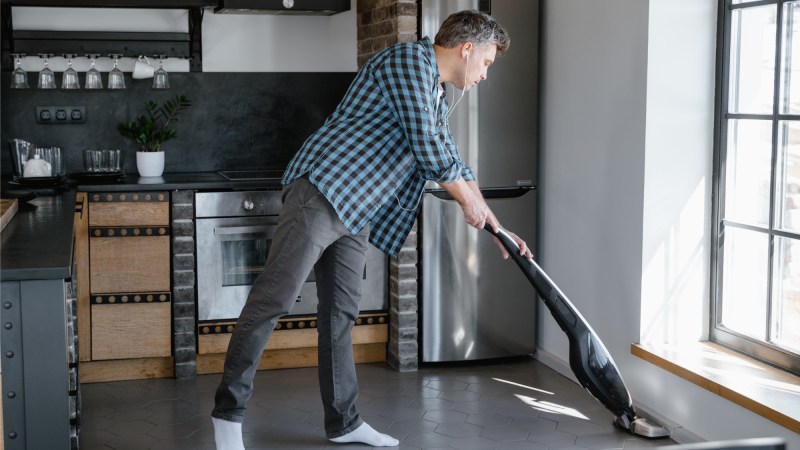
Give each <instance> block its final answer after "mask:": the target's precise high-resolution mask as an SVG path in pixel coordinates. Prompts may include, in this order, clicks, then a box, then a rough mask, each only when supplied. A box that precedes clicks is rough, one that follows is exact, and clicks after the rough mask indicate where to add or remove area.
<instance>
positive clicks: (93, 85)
mask: <svg viewBox="0 0 800 450" xmlns="http://www.w3.org/2000/svg"><path fill="white" fill-rule="evenodd" d="M86 56H88V57H89V58H90V59H91V60H92V67H90V68H89V70H87V71H86V86H85V87H86V89H103V79H102V78H101V77H100V71H99V70H97V69H95V67H94V60H95V58H97V57H98V56H100V55H86ZM87 172H88V170H87Z"/></svg>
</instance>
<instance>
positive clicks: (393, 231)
mask: <svg viewBox="0 0 800 450" xmlns="http://www.w3.org/2000/svg"><path fill="white" fill-rule="evenodd" d="M438 85H439V69H438V67H437V65H436V55H435V54H434V51H433V44H432V43H431V41H430V39H429V38H427V37H426V38H423V39H422V40H420V41H419V42H414V43H401V44H397V45H394V46H392V47H389V48H387V49H385V50H383V51H381V52H380V53H378V54H377V55H375V56H373V57H372V58H371V59H370V60H369V61H367V63H366V64H364V66H363V67H362V68H361V70H359V72H358V74H357V75H356V78H355V79H354V80H353V83H352V84H351V85H350V88H349V89H348V90H347V93H346V94H345V96H344V98H343V99H342V101H341V102H340V103H339V106H337V107H336V110H335V111H334V112H333V114H332V115H331V116H330V117H328V119H327V120H326V121H325V124H324V125H323V126H322V127H321V128H320V129H319V130H317V131H316V132H314V134H312V135H311V136H310V137H309V138H308V139H307V140H306V141H305V143H303V146H302V148H301V149H300V151H299V152H298V153H297V154H296V155H295V156H294V158H293V159H292V161H291V162H290V163H289V167H288V168H287V169H286V172H285V173H284V175H283V184H289V183H291V182H292V181H294V180H295V179H297V178H299V177H301V176H302V175H304V174H308V176H309V180H310V181H311V183H312V184H314V185H315V186H316V187H317V189H319V191H320V192H322V194H323V195H324V196H325V198H327V199H328V201H329V202H330V204H331V205H332V206H333V209H334V210H335V211H336V214H338V216H339V218H340V219H341V220H342V223H344V225H345V226H346V227H347V228H348V229H349V230H350V231H351V232H352V233H358V232H359V231H360V230H362V229H363V228H364V226H365V225H367V223H369V224H370V242H371V243H372V244H373V245H374V246H375V247H377V248H378V249H380V250H382V251H384V252H386V253H388V254H390V255H392V256H396V255H397V253H398V252H399V251H400V248H401V247H402V245H403V242H404V241H405V239H406V236H407V235H408V232H409V231H410V230H411V227H412V226H413V224H414V220H415V218H416V215H417V212H418V211H419V207H420V204H421V196H422V193H423V189H424V187H425V181H426V180H433V181H440V182H444V183H452V182H454V181H457V180H458V179H459V178H460V177H463V178H464V179H465V180H467V181H470V180H474V179H475V177H474V175H473V173H472V171H471V170H470V169H469V167H467V166H466V164H464V162H463V161H462V160H461V157H460V156H459V154H458V149H457V148H456V144H455V142H453V138H452V136H451V135H450V132H449V130H448V128H447V118H446V117H447V110H448V105H447V100H446V96H445V94H444V93H442V94H440V93H439V86H438ZM438 95H441V97H440V98H439V99H438V101H437V96H438Z"/></svg>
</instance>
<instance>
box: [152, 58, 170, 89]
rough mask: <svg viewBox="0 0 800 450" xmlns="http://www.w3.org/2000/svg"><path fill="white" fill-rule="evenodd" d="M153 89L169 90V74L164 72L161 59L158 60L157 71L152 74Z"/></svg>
mask: <svg viewBox="0 0 800 450" xmlns="http://www.w3.org/2000/svg"><path fill="white" fill-rule="evenodd" d="M153 89H169V74H167V71H166V70H164V59H163V58H159V60H158V70H156V72H155V73H154V74H153Z"/></svg>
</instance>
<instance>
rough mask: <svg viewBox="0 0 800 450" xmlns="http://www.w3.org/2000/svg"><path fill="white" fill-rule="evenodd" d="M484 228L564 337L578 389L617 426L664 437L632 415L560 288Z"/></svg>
mask: <svg viewBox="0 0 800 450" xmlns="http://www.w3.org/2000/svg"><path fill="white" fill-rule="evenodd" d="M484 229H485V230H486V231H488V232H489V233H491V234H492V235H493V236H495V237H496V238H497V239H499V240H500V242H501V243H502V244H503V247H505V248H506V250H507V251H508V253H509V255H511V258H512V259H514V261H515V262H516V263H517V265H518V266H519V267H520V269H522V272H523V273H524V274H525V276H526V277H527V278H528V280H529V281H530V282H531V284H532V285H533V287H534V288H535V289H536V292H537V293H538V294H539V296H540V297H541V298H542V300H543V301H544V304H545V305H547V308H548V309H549V310H550V313H551V314H552V315H553V318H555V319H556V322H557V323H558V325H559V326H560V327H561V329H562V330H563V331H564V333H566V334H567V337H568V338H569V365H570V368H571V369H572V372H573V373H574V374H575V377H576V378H577V379H578V381H579V382H580V384H581V386H583V387H584V388H585V389H586V390H588V391H589V393H590V394H592V396H594V398H596V399H597V400H598V401H600V403H602V404H603V405H604V406H605V407H606V408H607V409H608V410H609V411H611V413H612V414H614V416H615V417H616V419H615V420H614V423H615V424H616V425H617V426H618V427H620V428H622V429H624V430H627V431H629V432H630V433H631V434H635V435H637V436H642V437H645V438H650V439H657V438H665V437H668V436H669V430H667V429H666V428H664V427H662V426H659V425H655V424H653V423H651V422H649V421H648V420H647V419H645V418H643V417H638V416H637V415H636V410H635V409H634V408H633V402H632V401H631V395H630V393H629V392H628V389H627V388H626V387H625V382H623V381H622V375H620V373H619V369H617V365H616V364H615V363H614V360H613V359H612V358H611V354H609V353H608V350H606V347H605V346H604V345H603V343H602V342H601V341H600V338H599V337H597V334H596V333H595V332H594V330H592V327H590V326H589V323H588V322H586V319H584V318H583V316H581V313H580V312H578V310H577V309H576V308H575V305H573V304H572V302H570V301H569V299H568V298H567V296H566V295H564V293H563V292H562V291H561V289H559V288H558V286H556V284H555V283H554V282H553V280H551V279H550V277H548V276H547V274H546V273H545V272H544V270H542V268H541V267H539V265H538V264H536V262H535V261H534V260H532V259H528V258H526V257H525V256H523V255H520V254H519V246H517V243H516V242H514V240H513V239H512V238H511V236H509V235H508V233H506V232H505V231H503V230H499V231H498V232H496V233H495V231H494V230H493V229H492V227H491V225H489V224H488V223H487V224H486V225H485V226H484Z"/></svg>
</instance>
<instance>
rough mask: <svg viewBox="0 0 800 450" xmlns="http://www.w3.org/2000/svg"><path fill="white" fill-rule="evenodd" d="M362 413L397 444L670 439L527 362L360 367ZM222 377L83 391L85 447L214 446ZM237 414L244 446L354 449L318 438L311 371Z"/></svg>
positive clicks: (269, 386) (611, 443)
mask: <svg viewBox="0 0 800 450" xmlns="http://www.w3.org/2000/svg"><path fill="white" fill-rule="evenodd" d="M358 378H359V385H360V386H361V395H360V397H359V400H358V408H359V411H360V413H361V415H362V417H363V418H364V419H365V420H366V421H367V422H368V423H369V424H370V425H372V426H373V427H374V428H375V429H377V430H379V431H382V432H385V433H388V434H390V435H392V436H394V437H396V438H397V439H399V440H400V447H399V448H401V449H410V450H411V449H453V448H455V449H462V450H468V449H504V450H512V449H514V450H516V449H533V450H547V449H558V450H569V449H626V450H628V449H637V448H652V447H660V446H665V445H671V444H674V442H673V441H671V440H655V441H654V440H646V439H642V438H637V437H635V436H632V435H630V434H628V433H625V432H622V431H620V430H619V429H617V428H615V427H614V426H613V425H612V416H611V414H610V413H609V412H608V411H607V410H606V409H605V408H604V407H603V406H602V405H601V404H600V403H599V402H597V401H596V400H595V399H594V398H592V397H591V396H590V395H589V394H588V393H587V392H586V391H585V390H583V389H582V388H581V387H580V386H578V385H577V384H575V383H573V382H572V381H570V380H568V379H566V378H564V377H563V376H561V375H560V374H558V373H557V372H555V371H553V370H552V369H550V368H548V367H547V366H545V365H544V364H541V363H539V362H538V361H536V360H534V359H530V358H523V359H516V360H513V361H504V362H500V363H497V362H495V363H482V364H474V365H463V364H459V365H450V366H446V367H443V366H436V367H424V368H422V369H420V370H419V371H418V372H411V373H400V372H395V371H394V370H392V369H391V368H389V367H388V366H387V365H385V364H362V365H359V366H358ZM219 379H220V375H202V376H198V377H197V379H195V380H189V381H178V380H173V379H156V380H142V381H124V382H114V383H94V384H84V385H82V399H83V400H82V401H83V408H82V419H81V434H80V448H81V449H104V450H107V449H117V450H122V449H136V450H142V449H159V450H162V449H175V450H178V449H213V448H214V434H213V430H212V427H211V419H210V415H209V414H210V411H211V408H212V405H213V395H214V389H215V388H216V385H217V383H218V382H219ZM255 387H256V389H255V393H254V395H253V398H252V399H251V400H250V402H249V403H248V410H247V413H246V415H245V422H244V426H243V430H244V442H245V446H247V448H248V449H253V450H256V449H267V448H269V449H340V450H362V449H366V448H370V447H368V446H366V445H354V444H349V445H342V444H334V443H332V442H329V441H327V440H326V439H325V434H324V431H323V429H322V422H323V420H322V405H321V404H320V399H319V389H318V387H317V375H316V369H313V368H312V369H287V370H273V371H264V372H259V373H258V374H257V375H256V380H255Z"/></svg>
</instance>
